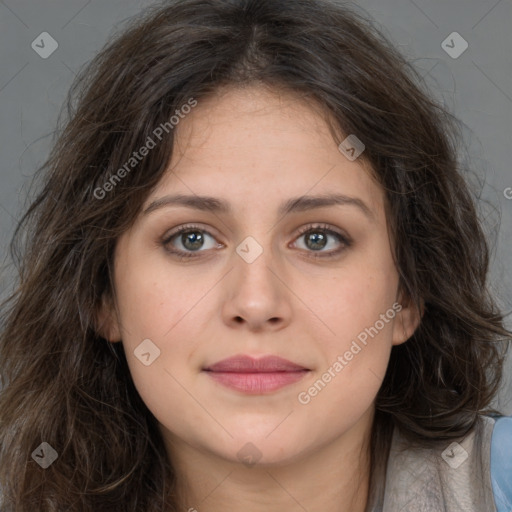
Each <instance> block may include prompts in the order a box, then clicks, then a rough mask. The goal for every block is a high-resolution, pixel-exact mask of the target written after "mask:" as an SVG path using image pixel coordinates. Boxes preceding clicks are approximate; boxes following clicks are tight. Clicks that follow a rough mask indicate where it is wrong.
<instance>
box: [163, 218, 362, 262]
mask: <svg viewBox="0 0 512 512" xmlns="http://www.w3.org/2000/svg"><path fill="white" fill-rule="evenodd" d="M208 238H211V240H212V242H210V246H209V247H208V244H206V246H205V240H207V239H208ZM301 239H304V240H305V249H304V250H305V251H306V252H308V253H309V256H312V257H314V258H330V257H334V256H337V255H338V254H340V253H341V252H342V251H344V250H345V249H346V248H347V247H350V246H351V245H352V241H351V239H350V238H349V237H348V236H346V235H343V234H342V233H339V232H338V231H335V230H334V229H332V228H330V226H327V225H308V226H305V227H303V228H301V229H300V230H299V235H298V237H297V238H296V240H301ZM331 242H332V243H331ZM295 243H296V242H295ZM161 244H162V245H163V246H164V248H165V250H166V251H167V252H169V253H171V254H173V255H175V256H178V257H180V259H186V258H195V257H199V256H200V253H202V252H205V250H211V249H215V248H220V247H222V244H219V243H216V242H215V237H214V236H213V235H211V234H210V233H209V232H208V231H206V230H205V229H203V228H202V227H200V226H194V225H185V226H180V227H179V228H178V229H176V230H174V231H173V232H172V233H170V234H169V235H168V236H166V237H165V238H164V239H163V240H162V242H161ZM293 245H294V244H293ZM329 245H331V246H332V245H334V246H335V248H334V249H332V250H327V251H325V250H324V249H325V248H326V247H329ZM336 246H338V248H336Z"/></svg>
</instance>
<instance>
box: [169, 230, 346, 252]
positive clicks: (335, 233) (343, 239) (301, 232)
mask: <svg viewBox="0 0 512 512" xmlns="http://www.w3.org/2000/svg"><path fill="white" fill-rule="evenodd" d="M194 231H200V232H201V233H206V234H207V235H209V236H211V237H212V238H215V237H214V236H213V235H212V234H211V233H210V232H208V231H207V230H205V229H203V228H202V227H200V226H196V225H193V224H190V225H184V226H180V227H179V228H178V229H176V230H175V231H174V232H173V233H171V234H170V235H168V236H166V237H165V238H164V239H163V240H162V242H161V244H162V245H163V247H164V249H165V250H166V251H167V252H169V253H170V254H173V255H176V256H180V259H189V258H198V257H201V256H200V253H201V252H205V251H195V252H190V251H189V252H185V251H181V250H176V249H170V248H169V244H170V242H171V241H172V240H173V239H174V238H175V237H177V236H179V235H181V234H182V233H188V232H191V233H192V232H194ZM310 232H313V233H315V232H322V233H324V234H328V235H333V236H334V237H336V238H337V239H338V240H339V241H340V242H341V243H342V244H343V247H341V248H340V249H337V250H335V251H330V252H327V253H326V252H317V251H307V252H309V253H311V257H313V258H334V257H336V256H338V255H339V254H340V253H341V252H342V251H344V250H345V249H346V248H348V247H350V246H351V245H352V240H350V238H349V237H347V236H346V235H342V234H341V233H339V232H338V231H334V230H333V229H331V228H330V227H329V226H328V225H326V224H310V225H308V226H304V227H303V228H301V229H300V230H299V233H298V235H297V237H296V239H299V238H300V237H301V236H303V235H305V234H308V233H310Z"/></svg>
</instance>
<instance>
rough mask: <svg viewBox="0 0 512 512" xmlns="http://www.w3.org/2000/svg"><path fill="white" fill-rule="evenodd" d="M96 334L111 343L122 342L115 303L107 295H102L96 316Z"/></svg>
mask: <svg viewBox="0 0 512 512" xmlns="http://www.w3.org/2000/svg"><path fill="white" fill-rule="evenodd" d="M96 332H97V333H98V334H99V335H100V336H101V337H103V338H105V339H106V340H108V341H110V342H111V343H117V342H118V341H121V329H120V327H119V321H118V317H117V314H116V311H115V307H114V303H113V300H112V299H111V298H109V297H108V296H107V295H106V294H103V295H102V297H101V304H100V306H99V308H98V311H97V314H96Z"/></svg>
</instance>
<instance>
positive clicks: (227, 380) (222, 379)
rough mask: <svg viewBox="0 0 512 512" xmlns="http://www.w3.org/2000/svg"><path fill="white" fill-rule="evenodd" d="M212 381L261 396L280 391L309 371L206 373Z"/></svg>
mask: <svg viewBox="0 0 512 512" xmlns="http://www.w3.org/2000/svg"><path fill="white" fill-rule="evenodd" d="M206 373H207V374H208V375H209V376H210V377H211V378H212V379H214V380H216V381H217V382H219V383H220V384H223V385H224V386H226V387H228V388H232V389H236V390H237V391H242V392H244V393H250V394H255V395H257V394H262V393H268V392H270V391H275V390H277V389H281V388H283V387H285V386H288V385H290V384H293V383H294V382H297V381H299V380H301V379H302V378H303V377H304V375H306V373H309V370H300V371H296V372H274V373H263V372H260V373H234V372H211V371H208V372H206Z"/></svg>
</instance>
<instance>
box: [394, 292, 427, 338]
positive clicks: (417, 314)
mask: <svg viewBox="0 0 512 512" xmlns="http://www.w3.org/2000/svg"><path fill="white" fill-rule="evenodd" d="M393 308H394V309H395V311H397V315H396V317H395V322H394V324H393V345H401V344H402V343H405V342H406V341H407V340H408V339H409V338H410V337H411V336H412V335H413V334H414V332H415V331H416V329H417V328H418V326H419V325H420V322H421V319H422V318H423V314H424V312H425V304H424V302H423V301H421V304H420V309H418V307H417V305H416V304H415V303H414V301H413V300H412V299H411V297H410V296H409V294H407V293H405V292H400V293H399V295H398V299H397V302H396V305H394V306H393Z"/></svg>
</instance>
